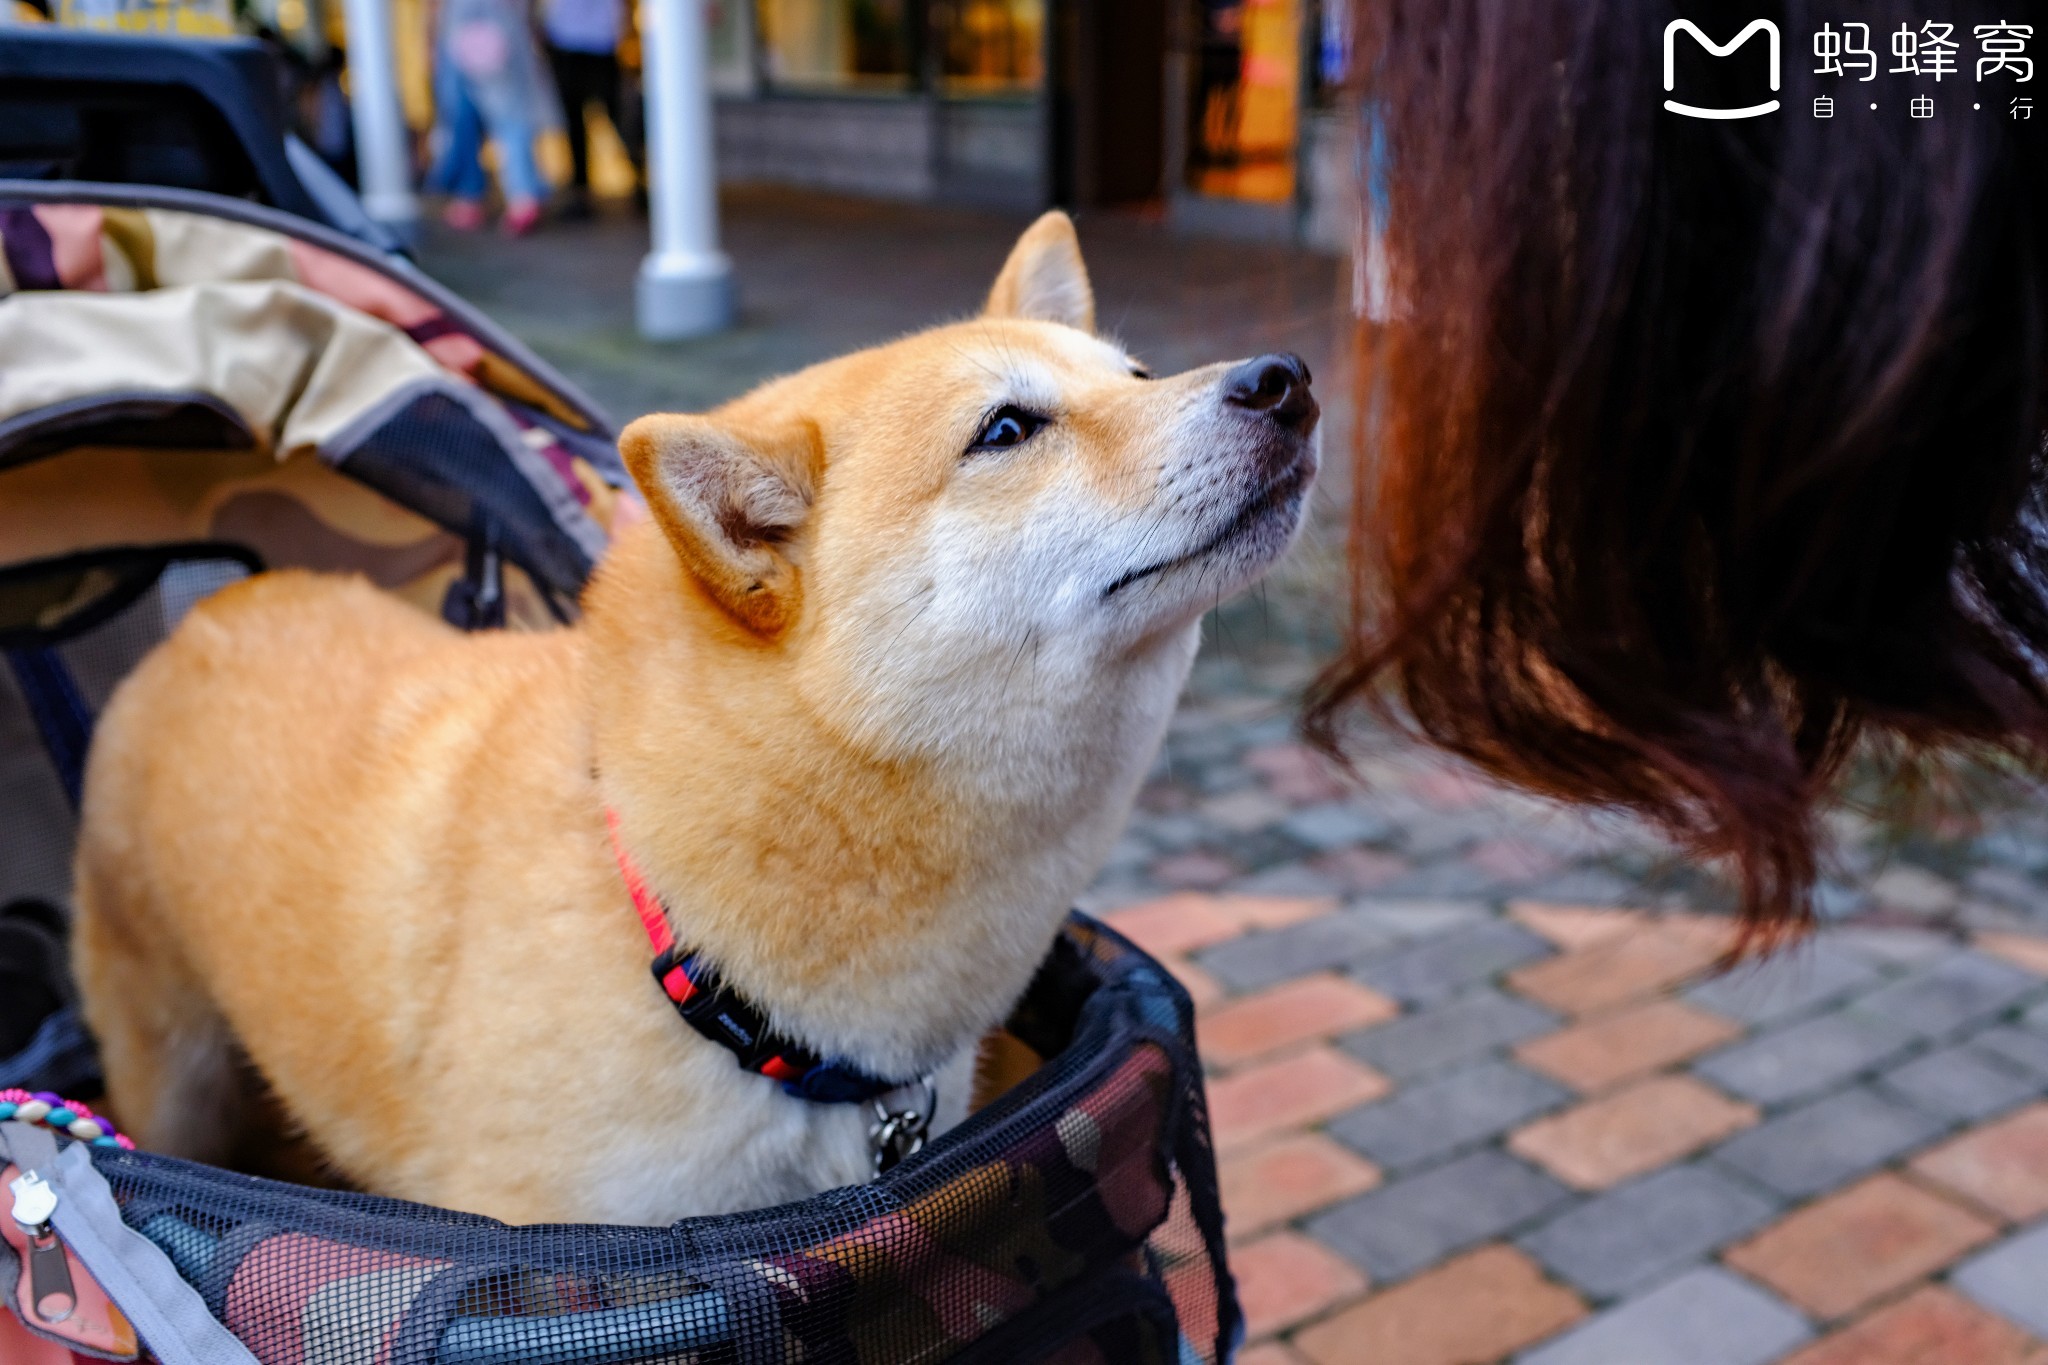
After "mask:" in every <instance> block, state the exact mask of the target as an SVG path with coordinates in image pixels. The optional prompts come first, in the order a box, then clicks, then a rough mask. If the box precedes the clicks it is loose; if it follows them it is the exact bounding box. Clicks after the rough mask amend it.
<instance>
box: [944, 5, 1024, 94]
mask: <svg viewBox="0 0 2048 1365" xmlns="http://www.w3.org/2000/svg"><path fill="white" fill-rule="evenodd" d="M932 18H933V21H934V24H935V27H936V29H937V32H938V39H939V53H940V60H941V62H942V64H943V65H942V68H941V69H942V72H943V75H944V79H945V91H946V93H947V94H949V95H1017V94H1028V93H1031V92H1033V91H1036V90H1037V89H1038V87H1039V86H1040V84H1041V83H1042V82H1043V81H1044V79H1045V60H1044V51H1045V0H939V3H937V4H935V5H934V6H933V8H932Z"/></svg>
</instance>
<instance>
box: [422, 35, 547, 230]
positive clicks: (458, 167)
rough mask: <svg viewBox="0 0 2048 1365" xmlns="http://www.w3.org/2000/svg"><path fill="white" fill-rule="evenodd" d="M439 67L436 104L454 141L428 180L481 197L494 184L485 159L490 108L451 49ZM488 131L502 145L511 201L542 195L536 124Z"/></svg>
mask: <svg viewBox="0 0 2048 1365" xmlns="http://www.w3.org/2000/svg"><path fill="white" fill-rule="evenodd" d="M436 65H437V67H438V69H437V70H436V72H435V76H434V103H435V104H436V105H437V106H438V112H439V114H440V119H441V125H442V127H444V128H446V129H447V130H448V142H447V145H446V146H444V147H442V149H441V154H440V156H439V157H437V158H436V159H435V161H434V168H433V170H432V171H430V172H428V174H427V183H428V185H429V186H430V187H431V188H434V189H437V190H440V191H442V192H443V193H446V194H450V195H453V196H454V197H455V198H457V199H481V198H483V197H484V191H485V190H486V189H488V188H489V182H488V181H487V180H485V178H484V163H483V149H484V133H485V131H486V129H485V127H484V112H483V110H482V109H481V108H480V107H479V106H478V105H477V102H476V100H475V99H473V98H472V97H471V96H470V93H469V87H468V85H467V84H466V83H465V82H464V81H463V79H462V75H461V73H460V72H458V71H456V69H455V63H454V62H452V61H450V60H449V59H448V57H447V55H446V54H445V53H444V54H443V55H442V57H441V60H440V61H439V62H438V63H437V64H436ZM488 131H489V133H490V136H491V140H492V141H493V142H495V143H497V144H498V187H499V188H500V189H501V190H503V191H504V193H505V199H506V201H507V202H508V203H509V202H511V201H513V200H517V199H539V198H540V197H541V196H542V193H543V189H544V187H543V186H542V184H541V178H540V168H539V167H538V166H536V165H535V164H534V160H533V128H532V126H531V125H530V124H523V123H508V124H501V125H498V126H495V127H492V128H490V129H489V130H488Z"/></svg>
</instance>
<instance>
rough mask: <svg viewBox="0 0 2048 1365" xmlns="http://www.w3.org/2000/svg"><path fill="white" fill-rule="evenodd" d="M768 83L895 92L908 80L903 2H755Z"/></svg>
mask: <svg viewBox="0 0 2048 1365" xmlns="http://www.w3.org/2000/svg"><path fill="white" fill-rule="evenodd" d="M755 15H756V18H757V19H758V21H759V23H760V27H761V57H762V64H763V66H764V67H765V71H766V75H767V78H768V83H769V84H770V85H774V86H779V87H782V88H784V89H812V90H876V91H898V90H904V89H907V88H908V87H909V86H910V83H911V62H910V51H911V47H910V23H909V13H908V5H907V3H906V0H757V4H756V8H755Z"/></svg>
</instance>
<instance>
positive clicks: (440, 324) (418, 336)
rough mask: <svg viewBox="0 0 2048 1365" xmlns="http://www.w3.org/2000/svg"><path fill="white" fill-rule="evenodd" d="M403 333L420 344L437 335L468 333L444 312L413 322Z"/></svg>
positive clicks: (422, 344) (463, 334)
mask: <svg viewBox="0 0 2048 1365" xmlns="http://www.w3.org/2000/svg"><path fill="white" fill-rule="evenodd" d="M405 334H406V335H407V336H409V337H411V338H412V339H413V341H414V342H415V343H417V344H418V345H421V346H424V345H426V344H427V343H428V342H430V341H433V340H435V339H437V338H439V337H447V336H468V335H469V333H468V332H467V331H465V330H463V328H462V326H461V325H460V324H459V323H457V322H456V321H455V319H454V318H451V317H449V316H448V315H447V314H446V313H436V314H434V316H432V317H430V318H427V319H425V320H423V321H420V322H415V323H414V324H413V325H412V326H410V327H408V328H406V329H405ZM478 344H479V345H481V344H482V343H481V342H479V343H478Z"/></svg>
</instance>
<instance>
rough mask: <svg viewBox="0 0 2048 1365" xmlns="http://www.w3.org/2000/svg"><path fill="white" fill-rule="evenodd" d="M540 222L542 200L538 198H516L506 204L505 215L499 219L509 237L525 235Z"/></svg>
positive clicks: (500, 225)
mask: <svg viewBox="0 0 2048 1365" xmlns="http://www.w3.org/2000/svg"><path fill="white" fill-rule="evenodd" d="M538 222H540V201H539V200H538V199H514V200H513V201H512V202H511V203H509V204H507V205H505V216H504V217H503V218H501V219H499V220H498V226H499V227H500V228H501V229H503V231H504V233H505V235H506V236H507V237H524V236H525V235H526V234H527V233H529V232H531V231H533V228H534V225H535V224H536V223H538Z"/></svg>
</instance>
